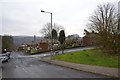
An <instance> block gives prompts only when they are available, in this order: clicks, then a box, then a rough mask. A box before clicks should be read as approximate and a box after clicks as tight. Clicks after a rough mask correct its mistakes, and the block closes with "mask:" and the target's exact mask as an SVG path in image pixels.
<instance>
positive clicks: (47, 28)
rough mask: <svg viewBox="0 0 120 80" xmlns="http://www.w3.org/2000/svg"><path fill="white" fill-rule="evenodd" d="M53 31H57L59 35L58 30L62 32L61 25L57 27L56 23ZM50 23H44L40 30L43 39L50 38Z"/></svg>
mask: <svg viewBox="0 0 120 80" xmlns="http://www.w3.org/2000/svg"><path fill="white" fill-rule="evenodd" d="M52 27H53V29H54V30H56V31H57V34H59V32H60V30H64V28H63V27H62V26H61V25H58V24H56V23H54V24H53V26H52ZM50 28H51V23H46V24H45V25H44V26H43V28H42V29H41V33H42V34H43V36H44V37H47V38H48V39H49V38H50V35H51V29H50Z"/></svg>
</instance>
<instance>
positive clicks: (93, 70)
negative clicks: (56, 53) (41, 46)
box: [40, 57, 120, 78]
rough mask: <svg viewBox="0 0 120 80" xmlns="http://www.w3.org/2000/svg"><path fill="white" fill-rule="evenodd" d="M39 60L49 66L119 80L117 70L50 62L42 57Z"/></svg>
mask: <svg viewBox="0 0 120 80" xmlns="http://www.w3.org/2000/svg"><path fill="white" fill-rule="evenodd" d="M40 60H41V61H43V62H47V63H50V64H54V65H58V66H62V67H67V68H71V69H75V70H80V71H86V72H91V73H95V74H100V75H105V76H108V77H111V78H120V77H119V68H109V67H102V66H93V65H86V64H76V63H71V62H65V61H59V60H53V59H52V60H51V58H50V57H43V58H41V59H40Z"/></svg>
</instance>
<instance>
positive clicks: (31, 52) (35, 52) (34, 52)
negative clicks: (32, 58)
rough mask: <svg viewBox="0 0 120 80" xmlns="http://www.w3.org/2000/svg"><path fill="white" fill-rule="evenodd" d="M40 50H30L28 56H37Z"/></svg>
mask: <svg viewBox="0 0 120 80" xmlns="http://www.w3.org/2000/svg"><path fill="white" fill-rule="evenodd" d="M40 52H41V50H36V49H31V50H30V52H29V54H37V53H40Z"/></svg>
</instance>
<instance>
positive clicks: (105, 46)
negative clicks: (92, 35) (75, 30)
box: [88, 3, 119, 54]
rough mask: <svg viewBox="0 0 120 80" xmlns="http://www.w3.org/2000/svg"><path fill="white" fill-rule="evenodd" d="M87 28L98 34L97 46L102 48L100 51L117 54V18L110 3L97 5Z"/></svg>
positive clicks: (115, 11) (114, 9)
mask: <svg viewBox="0 0 120 80" xmlns="http://www.w3.org/2000/svg"><path fill="white" fill-rule="evenodd" d="M88 28H89V29H90V30H91V31H94V32H96V33H98V36H99V37H98V38H99V39H98V40H99V45H100V46H102V50H104V51H105V52H109V53H114V54H117V53H118V51H119V46H118V16H117V10H116V8H115V7H114V5H112V4H110V3H107V4H103V5H99V6H98V7H97V9H96V11H95V12H94V14H93V15H92V16H91V17H90V23H89V25H88Z"/></svg>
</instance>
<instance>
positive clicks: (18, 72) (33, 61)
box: [2, 52, 106, 78]
mask: <svg viewBox="0 0 120 80" xmlns="http://www.w3.org/2000/svg"><path fill="white" fill-rule="evenodd" d="M20 56H25V55H24V54H23V53H22V52H12V53H11V59H10V60H9V62H7V63H4V64H3V69H2V77H3V78H105V77H106V76H102V75H97V74H92V73H88V72H83V71H77V70H73V69H69V68H65V67H60V66H56V65H52V64H48V63H45V62H41V61H40V60H39V59H40V56H39V57H31V56H30V57H29V56H28V55H27V57H20Z"/></svg>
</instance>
